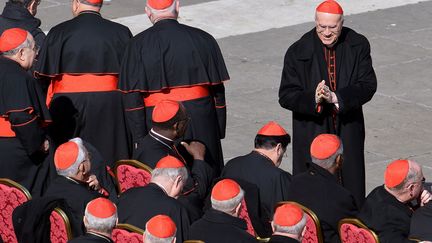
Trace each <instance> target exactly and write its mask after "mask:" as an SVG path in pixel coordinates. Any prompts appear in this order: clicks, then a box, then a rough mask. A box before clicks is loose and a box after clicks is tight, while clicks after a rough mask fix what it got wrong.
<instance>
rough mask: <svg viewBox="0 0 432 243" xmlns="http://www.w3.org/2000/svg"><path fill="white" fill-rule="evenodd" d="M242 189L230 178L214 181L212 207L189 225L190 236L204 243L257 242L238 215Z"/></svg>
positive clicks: (242, 194)
mask: <svg viewBox="0 0 432 243" xmlns="http://www.w3.org/2000/svg"><path fill="white" fill-rule="evenodd" d="M243 196H244V191H243V190H242V189H241V188H240V186H239V185H238V184H237V183H236V182H235V181H233V180H231V179H223V180H221V181H219V182H218V183H216V185H215V186H214V187H213V190H212V192H211V204H212V207H211V208H210V209H209V210H207V211H206V212H205V214H204V216H203V217H202V218H201V219H200V220H198V221H196V222H195V223H193V224H192V225H191V227H190V238H191V239H194V240H202V241H204V242H206V243H232V242H238V243H240V242H257V240H256V239H255V238H254V237H253V236H252V235H250V234H249V233H247V231H246V230H247V226H246V222H245V221H244V220H243V219H240V218H239V217H238V215H239V212H240V207H241V201H242V199H243Z"/></svg>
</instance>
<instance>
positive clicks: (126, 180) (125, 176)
mask: <svg viewBox="0 0 432 243" xmlns="http://www.w3.org/2000/svg"><path fill="white" fill-rule="evenodd" d="M150 179H151V173H149V172H148V171H146V170H142V169H139V168H135V167H133V166H130V165H120V166H118V167H117V180H118V182H119V184H120V192H125V191H126V190H127V189H130V188H133V187H139V186H145V185H147V184H149V183H150Z"/></svg>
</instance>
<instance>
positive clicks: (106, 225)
mask: <svg viewBox="0 0 432 243" xmlns="http://www.w3.org/2000/svg"><path fill="white" fill-rule="evenodd" d="M114 207H116V212H115V213H114V214H113V215H112V216H110V217H108V218H98V217H95V216H93V215H92V214H91V213H89V212H88V209H87V208H88V204H87V206H86V209H85V213H84V215H85V217H86V220H87V222H84V224H85V227H86V229H87V230H95V231H98V232H102V233H108V234H111V232H112V229H113V228H114V227H115V226H116V224H117V206H115V205H114Z"/></svg>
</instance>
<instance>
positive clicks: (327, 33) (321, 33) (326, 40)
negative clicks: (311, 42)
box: [315, 12, 343, 47]
mask: <svg viewBox="0 0 432 243" xmlns="http://www.w3.org/2000/svg"><path fill="white" fill-rule="evenodd" d="M315 24H316V32H317V34H318V37H319V38H320V40H321V42H322V43H323V44H324V45H326V46H327V47H332V46H333V45H334V44H336V42H337V40H338V38H339V36H340V34H341V31H342V26H343V16H342V15H341V14H331V13H323V12H316V14H315Z"/></svg>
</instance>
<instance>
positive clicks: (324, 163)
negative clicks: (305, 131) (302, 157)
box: [311, 141, 343, 169]
mask: <svg viewBox="0 0 432 243" xmlns="http://www.w3.org/2000/svg"><path fill="white" fill-rule="evenodd" d="M341 154H343V145H342V141H340V146H339V148H338V149H337V150H336V152H335V153H334V154H333V155H332V156H330V157H328V158H327V159H317V158H315V157H314V156H313V155H311V158H312V162H313V163H314V164H317V165H319V166H321V167H322V168H324V169H328V168H330V167H332V166H333V165H334V164H335V163H336V158H337V157H338V156H339V155H341Z"/></svg>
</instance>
